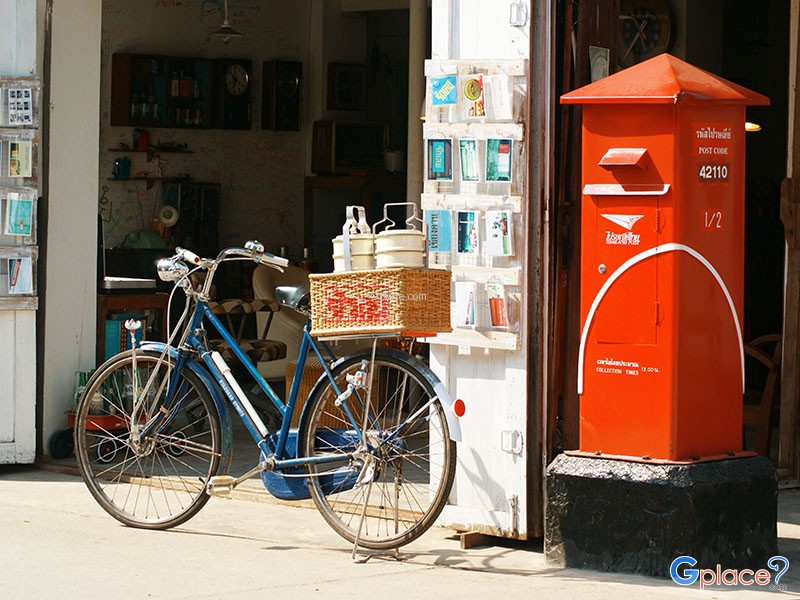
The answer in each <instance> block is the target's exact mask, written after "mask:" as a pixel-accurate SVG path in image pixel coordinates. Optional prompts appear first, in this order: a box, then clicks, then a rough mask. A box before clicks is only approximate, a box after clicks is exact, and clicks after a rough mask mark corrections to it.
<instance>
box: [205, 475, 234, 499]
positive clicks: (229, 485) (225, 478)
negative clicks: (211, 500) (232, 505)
mask: <svg viewBox="0 0 800 600" xmlns="http://www.w3.org/2000/svg"><path fill="white" fill-rule="evenodd" d="M234 487H236V478H235V477H233V476H231V475H217V476H216V477H212V478H211V479H209V480H208V483H207V484H206V493H207V494H208V495H209V496H217V497H225V496H230V494H231V492H232V491H233V488H234Z"/></svg>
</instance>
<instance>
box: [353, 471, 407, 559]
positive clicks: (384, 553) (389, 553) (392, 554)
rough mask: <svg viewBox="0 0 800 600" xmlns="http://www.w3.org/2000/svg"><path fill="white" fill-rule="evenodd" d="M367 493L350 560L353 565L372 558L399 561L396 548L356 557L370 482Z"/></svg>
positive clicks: (398, 553)
mask: <svg viewBox="0 0 800 600" xmlns="http://www.w3.org/2000/svg"><path fill="white" fill-rule="evenodd" d="M367 485H368V487H367V493H366V494H364V506H363V507H362V508H361V519H359V521H358V531H357V532H356V540H355V542H354V543H353V555H352V559H353V562H354V563H358V564H364V563H365V562H367V561H368V560H369V559H370V558H372V557H373V556H389V557H391V558H394V559H395V560H400V551H399V550H398V549H397V548H392V549H391V550H373V551H369V552H366V553H365V554H362V555H361V556H359V555H358V542H359V540H360V539H361V530H362V528H363V527H364V519H365V518H366V516H367V504H368V503H369V496H370V493H371V492H372V480H370V482H369V483H368V484H367Z"/></svg>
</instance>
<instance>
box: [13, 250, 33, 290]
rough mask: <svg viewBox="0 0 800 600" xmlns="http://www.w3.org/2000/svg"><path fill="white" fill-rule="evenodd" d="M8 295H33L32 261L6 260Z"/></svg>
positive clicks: (27, 258)
mask: <svg viewBox="0 0 800 600" xmlns="http://www.w3.org/2000/svg"><path fill="white" fill-rule="evenodd" d="M8 293H9V294H32V293H33V261H32V259H31V258H30V257H22V258H9V259H8Z"/></svg>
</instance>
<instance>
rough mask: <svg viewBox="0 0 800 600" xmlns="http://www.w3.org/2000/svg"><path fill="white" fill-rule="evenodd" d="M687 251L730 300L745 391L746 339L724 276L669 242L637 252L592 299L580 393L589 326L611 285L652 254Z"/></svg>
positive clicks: (580, 364) (580, 355)
mask: <svg viewBox="0 0 800 600" xmlns="http://www.w3.org/2000/svg"><path fill="white" fill-rule="evenodd" d="M678 251H679V252H686V253H687V254H689V256H692V257H694V258H695V259H697V261H698V262H700V264H702V265H703V266H704V267H705V268H706V269H708V270H709V272H710V273H711V274H712V275H713V276H714V279H716V280H717V283H718V284H719V287H720V288H721V289H722V293H723V294H725V298H726V299H727V300H728V306H729V307H730V309H731V316H733V324H734V325H735V326H736V335H737V336H738V337H739V358H740V362H741V365H742V393H744V340H743V339H742V328H741V326H740V325H739V317H738V316H736V307H735V306H734V304H733V298H731V295H730V293H729V292H728V288H727V286H726V285H725V282H724V281H723V280H722V276H721V275H720V274H719V272H718V271H717V270H716V269H715V268H714V265H712V264H711V263H710V262H709V261H708V259H707V258H706V257H705V256H703V255H702V254H700V253H699V252H698V251H697V250H695V249H694V248H691V247H689V246H686V245H684V244H676V243H674V242H671V243H669V244H661V245H660V246H655V247H654V248H650V249H649V250H645V251H644V252H641V253H639V254H637V255H636V256H632V257H631V258H629V259H628V260H626V261H625V262H624V263H622V264H621V265H620V266H619V268H618V269H617V270H616V271H614V272H613V273H612V274H611V276H610V277H609V278H608V279H607V280H606V282H605V283H604V284H603V287H601V288H600V291H599V292H597V295H596V296H595V297H594V300H593V301H592V306H591V307H590V308H589V313H588V314H587V315H586V323H585V324H584V326H583V331H582V332H581V343H580V348H579V350H578V394H579V395H580V394H583V367H584V361H585V358H586V357H585V354H586V340H587V339H588V337H589V327H590V326H591V324H592V320H593V319H594V314H595V312H597V307H598V306H599V305H600V302H601V301H602V300H603V297H604V296H605V295H606V292H607V291H608V289H609V288H610V287H611V285H612V284H613V283H614V282H615V281H616V280H617V279H619V278H620V277H621V276H622V274H623V273H625V271H627V270H628V269H630V268H631V267H632V266H633V265H635V264H637V263H640V262H642V261H643V260H645V259H646V258H650V257H651V256H655V255H656V254H664V253H666V252H678Z"/></svg>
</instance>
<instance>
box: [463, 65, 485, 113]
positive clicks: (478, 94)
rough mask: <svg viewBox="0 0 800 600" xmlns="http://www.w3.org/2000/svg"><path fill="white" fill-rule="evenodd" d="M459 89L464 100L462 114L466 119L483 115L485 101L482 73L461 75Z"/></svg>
mask: <svg viewBox="0 0 800 600" xmlns="http://www.w3.org/2000/svg"><path fill="white" fill-rule="evenodd" d="M461 91H462V94H463V100H464V116H465V117H466V118H468V119H478V118H483V117H485V116H486V102H485V99H484V95H483V75H467V76H465V77H462V78H461Z"/></svg>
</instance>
